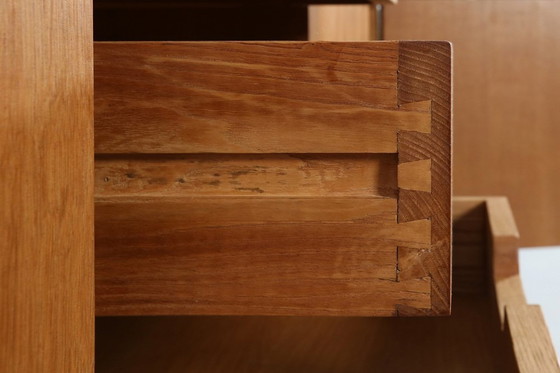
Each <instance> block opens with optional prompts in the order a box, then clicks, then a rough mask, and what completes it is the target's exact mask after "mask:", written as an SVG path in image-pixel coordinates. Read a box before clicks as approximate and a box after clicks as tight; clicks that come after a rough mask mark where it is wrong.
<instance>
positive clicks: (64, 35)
mask: <svg viewBox="0 0 560 373" xmlns="http://www.w3.org/2000/svg"><path fill="white" fill-rule="evenodd" d="M91 9H92V3H91V1H88V0H83V1H79V0H74V1H68V0H49V1H44V2H33V1H31V2H21V1H15V0H6V1H1V2H0V35H2V36H1V40H2V43H1V44H2V47H1V48H0V123H1V125H0V176H1V180H2V181H1V182H0V206H1V207H0V241H1V244H0V247H1V249H0V289H1V290H0V310H1V311H0V371H1V372H10V373H19V372H21V373H28V372H93V357H94V356H93V354H94V351H93V340H94V329H93V328H94V299H93V74H92V72H93V71H92V69H93V50H92V49H93V48H92V14H91V11H92V10H91Z"/></svg>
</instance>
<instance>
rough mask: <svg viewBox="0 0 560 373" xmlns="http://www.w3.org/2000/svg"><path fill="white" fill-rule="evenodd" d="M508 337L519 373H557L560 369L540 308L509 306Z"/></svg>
mask: <svg viewBox="0 0 560 373" xmlns="http://www.w3.org/2000/svg"><path fill="white" fill-rule="evenodd" d="M506 323H507V325H506V333H507V334H508V336H509V338H510V339H511V343H512V345H513V350H514V351H515V355H516V357H517V367H518V369H519V372H520V373H530V372H545V373H558V372H560V366H559V365H558V360H557V358H556V353H555V352H554V347H553V346H552V340H551V338H550V334H549V332H548V329H547V327H546V323H545V320H544V317H543V314H542V312H541V308H540V307H539V306H528V305H520V306H511V307H509V306H506Z"/></svg>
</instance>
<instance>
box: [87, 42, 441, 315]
mask: <svg viewBox="0 0 560 373" xmlns="http://www.w3.org/2000/svg"><path fill="white" fill-rule="evenodd" d="M438 45H439V44H437V43H435V44H434V46H433V47H432V46H431V45H430V46H428V47H427V48H424V47H423V46H420V45H418V46H419V47H420V49H419V50H418V51H417V52H418V55H420V56H421V58H420V61H421V63H419V64H418V67H419V68H422V69H427V71H428V73H426V74H425V75H427V76H428V79H427V80H425V79H424V78H422V84H424V85H423V88H422V89H424V88H425V89H426V90H427V91H426V92H424V91H422V92H423V93H425V94H423V95H422V96H420V95H419V96H418V97H409V98H410V99H406V97H405V99H403V100H402V102H401V104H400V105H399V102H398V99H399V95H401V93H400V90H401V86H402V87H406V86H407V84H409V82H412V84H413V85H414V84H415V83H414V82H413V81H414V79H415V76H414V74H411V75H410V79H409V80H407V79H406V78H403V77H399V76H398V75H399V74H401V75H402V73H401V72H400V71H401V70H402V69H401V65H400V63H401V60H404V61H405V62H406V53H403V52H402V51H401V48H402V46H400V44H399V43H397V42H379V43H375V42H373V43H330V42H325V43H309V42H307V43H286V42H282V43H272V42H267V43H239V42H230V43H207V42H204V43H101V44H97V45H96V62H95V65H96V101H95V105H96V109H95V110H96V153H97V154H96V206H97V207H96V211H97V216H96V247H97V258H96V273H97V282H96V292H97V312H98V314H100V315H101V314H103V315H124V314H127V315H133V314H136V315H139V314H152V315H157V314H176V315H179V314H238V315H243V314H246V315H249V314H250V315H255V314H262V315H378V316H379V315H382V316H394V315H403V316H406V315H412V314H414V313H415V312H421V313H425V314H433V315H437V314H446V313H448V312H449V308H448V307H447V308H446V305H447V306H448V305H449V299H447V300H446V301H444V304H443V305H440V304H437V305H436V307H434V306H433V304H432V302H433V300H434V299H436V302H440V300H437V299H438V298H435V297H434V295H433V289H437V290H438V291H440V289H444V290H443V292H440V293H441V294H438V296H449V292H448V291H447V293H445V289H448V288H449V273H447V274H444V273H442V274H437V273H436V272H437V271H440V272H445V271H449V270H450V268H449V262H441V261H439V262H438V261H437V260H434V258H438V257H439V256H443V257H444V258H448V257H449V253H439V252H438V251H440V250H447V251H449V250H450V247H449V244H448V243H449V237H444V235H445V232H446V229H447V228H449V224H448V223H447V222H446V221H445V217H437V216H435V214H443V215H445V216H446V217H447V219H449V218H450V206H449V205H445V203H441V201H440V200H438V199H437V198H439V197H434V200H435V201H436V202H437V203H438V206H439V207H441V208H442V209H440V210H437V211H436V209H433V210H430V208H428V207H426V206H424V205H423V204H424V203H431V202H432V201H431V200H428V201H426V200H421V199H418V200H416V201H413V200H411V199H410V198H409V196H410V195H408V194H406V193H405V192H418V193H426V194H428V195H430V196H431V194H430V192H429V191H428V192H419V191H418V189H423V190H432V186H433V183H435V182H437V183H443V185H441V186H437V187H433V192H434V193H444V194H443V195H444V196H448V192H449V188H450V186H449V179H446V178H445V177H438V178H433V177H432V175H431V173H432V168H433V167H435V169H436V170H437V171H438V172H443V173H444V174H445V172H447V174H446V175H448V174H449V170H446V171H442V169H441V168H442V167H450V162H449V159H445V158H446V157H447V158H449V157H450V152H449V149H448V148H445V146H444V145H442V144H443V143H446V144H449V143H450V133H449V131H447V132H445V131H443V130H442V129H441V128H444V127H445V126H449V125H450V123H449V121H448V122H445V120H446V118H445V117H444V118H443V119H440V118H438V119H434V118H433V117H432V115H433V113H436V114H437V115H441V114H442V113H443V114H446V113H445V112H443V111H442V110H440V109H439V107H440V106H441V107H444V108H447V109H449V102H443V101H444V100H449V99H450V97H449V95H448V96H442V95H439V93H440V92H439V91H438V89H442V87H441V86H438V85H434V87H432V86H430V84H432V81H431V80H430V79H436V80H438V81H439V80H441V79H443V80H444V81H445V80H446V79H447V82H444V83H441V84H444V85H445V84H449V79H450V76H449V75H445V74H444V75H441V71H445V70H441V69H442V68H443V69H445V68H448V67H449V64H450V55H449V53H448V54H447V55H444V54H442V55H441V56H439V57H440V59H439V62H440V63H439V64H432V60H433V58H432V57H431V56H432V55H431V54H433V53H434V50H436V49H437V48H438ZM405 47H406V46H405ZM434 48H435V49H434ZM432 49H434V50H432ZM403 56H404V58H403ZM407 63H408V64H405V65H403V67H404V70H403V71H405V74H406V72H407V71H410V70H411V69H414V66H415V64H416V61H408V62H407ZM426 63H427V64H429V66H425V64H426ZM432 65H433V66H432ZM115 66H117V67H115ZM407 69H408V70H407ZM447 71H448V70H447ZM397 72H399V73H398V74H397ZM407 76H408V75H407ZM444 88H445V87H444ZM428 91H429V92H428ZM430 92H432V93H433V94H432V93H430ZM437 95H439V96H437ZM432 100H435V101H437V102H436V103H435V104H434V103H432ZM438 105H439V106H438ZM447 119H448V118H447ZM434 123H436V124H438V125H440V127H441V128H439V127H437V132H436V133H435V134H434V133H432V130H433V128H435V127H434ZM442 126H443V127H442ZM445 128H447V127H445ZM412 132H413V133H416V134H418V135H421V134H424V135H425V136H428V137H427V138H428V139H431V138H432V135H433V137H434V138H435V139H437V140H438V141H441V143H440V142H438V141H433V144H432V145H434V146H435V148H436V152H435V153H434V154H435V156H436V157H439V159H436V160H431V159H429V158H430V157H429V156H430V155H431V153H430V154H426V156H425V157H423V158H422V159H420V162H416V161H418V159H406V157H407V156H408V157H411V156H410V154H413V156H416V155H417V154H416V153H414V151H411V150H410V149H412V148H413V147H411V146H409V147H408V148H407V147H406V141H405V142H403V141H402V138H403V136H405V135H406V134H407V133H412ZM428 142H429V141H428ZM401 143H402V144H401ZM403 144H404V145H403ZM423 144H424V143H422V145H421V146H423ZM430 144H431V143H430ZM440 145H441V146H443V148H444V149H443V151H441V152H440V151H439V149H440V148H441V146H440ZM399 146H405V148H404V149H405V150H406V149H408V150H407V151H408V153H406V155H404V157H405V158H403V156H401V155H400V154H396V153H397V151H398V150H399ZM438 146H439V148H438ZM445 151H447V152H445ZM134 153H142V154H134ZM163 153H172V154H163ZM385 153H391V154H385ZM401 158H402V159H401ZM399 162H400V164H401V170H400V172H401V179H402V180H401V181H402V182H403V185H399V180H398V177H397V174H398V172H399V170H398V167H397V164H398V163H399ZM426 162H428V163H429V167H426V164H428V163H426ZM434 162H436V163H437V165H436V166H433V165H434ZM407 163H410V164H407ZM411 166H412V167H411ZM414 166H419V167H414ZM407 171H409V172H408V173H409V175H408V178H407V177H405V176H406V174H407ZM415 179H418V180H415ZM405 187H406V188H407V189H405ZM445 193H447V194H445ZM403 197H404V200H405V202H406V204H405V206H411V203H418V204H419V206H420V208H421V209H423V211H425V212H427V213H426V214H425V215H423V216H414V217H409V219H404V220H403V218H402V216H400V215H401V212H400V211H401V208H400V205H401V204H402V201H403ZM407 198H408V199H407ZM412 198H413V199H414V198H415V197H412ZM411 201H412V202H411ZM446 207H447V208H448V209H447V211H444V209H445V208H446ZM434 221H437V224H444V226H438V227H434V226H433V225H432V222H434ZM442 222H443V223H442ZM446 224H447V225H446ZM434 232H438V233H437V234H438V235H436V236H435V237H436V238H434ZM447 234H448V235H449V234H450V232H449V231H447ZM445 240H447V241H445ZM446 242H447V244H446ZM397 247H402V248H403V250H402V251H401V252H400V254H401V255H399V252H398V250H397ZM407 250H409V252H411V253H412V252H414V250H419V252H422V253H423V255H422V260H421V261H420V262H418V263H416V262H415V261H408V260H406V259H405V258H404V256H403V255H404V253H405V252H407ZM254 258H260V259H258V260H257V259H254ZM399 258H401V259H402V262H401V261H399ZM253 259H254V262H252V260H253ZM408 264H410V265H409V268H405V267H406V266H407V265H408ZM413 264H414V266H413ZM399 274H400V275H399ZM433 281H443V282H444V283H442V284H435V285H434V284H433ZM427 289H429V290H427ZM317 292H319V293H317ZM162 294H165V296H164V295H162ZM418 310H421V311H418Z"/></svg>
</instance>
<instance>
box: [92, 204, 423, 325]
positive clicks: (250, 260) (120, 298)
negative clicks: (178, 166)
mask: <svg viewBox="0 0 560 373" xmlns="http://www.w3.org/2000/svg"><path fill="white" fill-rule="evenodd" d="M96 206H97V207H96V223H97V234H96V250H97V253H96V255H97V267H96V282H97V291H98V293H97V313H98V314H101V315H102V314H162V313H165V314H193V313H194V314H207V313H212V314H224V313H225V314H262V313H266V314H300V315H301V314H318V315H319V314H324V315H327V314H328V315H336V314H354V315H393V314H394V312H395V310H394V304H395V303H399V304H403V305H406V306H411V307H420V308H429V307H430V291H429V287H430V281H429V279H425V280H418V278H415V279H411V280H415V281H403V282H400V283H399V282H395V280H396V262H395V261H396V258H395V247H396V246H397V245H407V246H410V247H414V246H420V247H424V246H426V245H428V244H429V237H430V234H429V233H430V229H431V227H430V222H429V221H428V220H420V221H414V222H409V223H405V224H397V221H396V215H395V211H396V201H395V200H393V199H379V198H299V199H298V198H256V197H253V198H227V197H226V198H197V199H179V200H170V199H169V198H166V199H164V200H158V199H153V198H152V199H143V200H132V201H124V200H123V198H119V199H117V200H116V201H110V200H109V201H103V200H99V201H98V202H97V205H96ZM154 216H157V219H156V220H154V218H153V217H154ZM217 269H219V270H217ZM263 295H266V296H263Z"/></svg>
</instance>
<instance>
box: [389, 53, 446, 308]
mask: <svg viewBox="0 0 560 373" xmlns="http://www.w3.org/2000/svg"><path fill="white" fill-rule="evenodd" d="M451 63H452V59H451V45H450V44H449V43H447V42H401V43H400V46H399V75H398V87H399V88H398V101H399V105H400V106H401V108H402V109H404V110H420V111H421V112H424V111H428V112H430V113H431V133H429V134H427V133H420V132H415V131H403V132H401V133H399V140H398V148H399V167H400V168H401V169H402V167H405V168H406V164H407V163H408V162H418V161H421V162H419V163H416V164H424V165H426V164H427V162H428V160H429V163H430V178H431V181H430V191H429V192H427V191H425V190H423V189H426V188H425V186H424V187H423V188H422V189H414V190H408V189H403V188H401V189H400V191H399V206H398V220H399V222H407V221H412V220H418V219H426V218H430V219H431V221H432V223H433V230H432V232H431V246H430V247H429V249H430V250H424V251H423V252H426V251H428V252H429V253H428V254H427V255H419V254H420V253H419V252H417V251H416V254H418V255H417V257H418V258H417V259H418V260H417V261H416V266H417V267H418V268H416V269H414V272H415V273H420V272H423V273H424V274H425V275H426V276H430V277H431V278H432V280H433V281H432V309H430V310H425V311H423V312H424V313H436V314H441V313H448V312H450V311H451V308H450V307H451V248H450V247H451V214H450V211H451V125H452V123H451V119H452V118H451V112H452V102H453V100H452V81H451V72H452V68H451V67H452V65H451ZM416 171H418V170H416ZM424 172H426V169H424ZM416 177H418V180H422V177H419V176H418V173H417V176H416ZM407 187H410V186H409V185H407ZM402 249H403V250H402V251H403V252H404V251H409V250H407V248H402ZM400 251H401V248H399V252H400ZM412 252H413V253H414V252H415V251H414V250H413V251H412ZM416 254H411V255H416ZM400 267H401V266H400V265H399V268H400ZM405 312H406V314H409V313H412V314H417V313H418V312H419V310H406V311H405V310H402V311H401V313H403V314H404V313H405Z"/></svg>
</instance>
